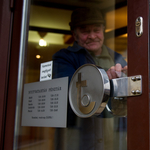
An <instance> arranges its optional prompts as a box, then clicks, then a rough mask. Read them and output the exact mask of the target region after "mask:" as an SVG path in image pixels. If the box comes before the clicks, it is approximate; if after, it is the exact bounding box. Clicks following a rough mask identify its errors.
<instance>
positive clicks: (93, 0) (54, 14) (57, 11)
mask: <svg viewBox="0 0 150 150" xmlns="http://www.w3.org/2000/svg"><path fill="white" fill-rule="evenodd" d="M82 7H93V8H94V9H95V10H97V8H98V9H99V10H100V11H101V13H102V16H103V18H104V20H105V23H99V22H97V21H96V22H94V23H91V22H90V24H87V23H86V24H84V25H83V24H82V25H77V26H75V27H74V26H73V27H72V28H73V30H72V32H71V31H70V26H69V22H70V21H71V14H72V12H73V10H75V9H77V8H82ZM28 8H29V16H28V18H27V19H28V20H29V28H27V29H28V30H27V31H26V32H27V33H28V34H27V35H28V36H27V37H26V39H27V44H25V51H24V53H25V55H24V56H22V58H21V59H23V60H24V61H22V62H24V64H22V65H21V66H23V67H22V68H21V69H22V70H23V76H21V78H19V79H18V82H21V83H23V84H20V88H19V89H18V93H19V94H20V93H21V94H20V95H21V96H18V97H17V105H16V123H15V134H14V149H18V150H33V149H34V150H36V149H37V150H41V149H46V150H48V149H49V150H80V149H81V150H126V149H127V116H126V114H127V108H126V98H117V97H114V98H109V99H108V103H107V106H106V108H105V109H104V110H103V111H102V113H101V114H99V115H93V116H91V117H88V118H80V117H78V116H77V115H75V113H74V112H73V111H72V109H71V107H70V105H69V101H68V111H67V127H66V128H56V127H40V126H39V127H34V126H32V127H31V126H22V125H21V119H22V118H21V115H20V114H22V107H23V106H22V104H23V98H22V97H23V89H24V84H27V83H34V82H40V65H41V63H45V62H48V61H52V60H53V79H54V78H61V77H65V76H69V81H70V79H71V76H72V75H73V73H74V72H75V71H76V69H77V68H78V67H80V66H81V65H83V64H85V63H93V62H95V64H96V65H98V66H101V67H102V68H103V69H104V70H105V71H107V70H108V69H109V68H110V67H111V66H114V65H115V64H116V63H120V64H121V65H122V67H125V66H126V64H127V1H125V0H117V1H115V0H88V1H83V0H63V1H60V0H55V1H54V0H32V1H29V7H28ZM95 10H94V11H95ZM26 11H28V9H26ZM92 15H93V13H92ZM98 15H99V14H98ZM81 18H82V19H84V18H86V15H85V17H83V16H81ZM23 19H24V18H23ZM79 19H80V15H78V17H77V18H76V19H75V21H76V22H77V21H78V20H79ZM82 19H81V20H79V22H81V21H82ZM90 19H91V18H90ZM92 19H93V18H92ZM97 30H98V31H97ZM101 30H102V32H101ZM24 32H25V31H24ZM22 34H24V33H22ZM86 36H89V37H88V38H89V39H90V40H91V39H92V38H93V37H92V36H95V39H96V40H98V41H92V42H95V43H96V42H97V43H98V44H95V43H94V44H93V45H97V46H98V48H96V49H95V48H92V47H93V46H92V44H91V45H88V44H87V43H86V42H87V41H86V40H85V39H86V38H87V37H86ZM88 38H87V39H88ZM40 39H43V40H44V41H45V43H44V44H45V45H39V41H40ZM93 39H94V38H93ZM103 39H104V41H103ZM99 40H100V41H101V42H100V41H99ZM25 42H26V41H25V40H24V43H25ZM88 42H91V41H88ZM102 42H103V43H102ZM99 43H102V44H99ZM77 45H79V46H81V47H84V48H86V50H85V49H83V48H81V47H80V48H78V49H76V48H74V47H76V46H77ZM68 47H69V48H68ZM61 49H63V50H61ZM99 49H101V52H100V53H98V54H97V53H96V51H97V50H99ZM60 50H61V51H62V52H61V53H60V52H59V51H60ZM76 50H77V51H78V52H75V51H76ZM87 53H88V55H89V57H90V59H92V61H89V60H88V59H87V57H86V55H87ZM83 54H84V55H83ZM93 86H94V85H93Z"/></svg>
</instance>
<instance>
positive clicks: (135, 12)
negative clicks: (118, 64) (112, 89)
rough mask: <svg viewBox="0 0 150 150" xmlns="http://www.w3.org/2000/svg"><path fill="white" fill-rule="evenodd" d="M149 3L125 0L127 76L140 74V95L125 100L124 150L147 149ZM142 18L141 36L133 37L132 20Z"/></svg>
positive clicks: (133, 23) (133, 26)
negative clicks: (126, 10)
mask: <svg viewBox="0 0 150 150" xmlns="http://www.w3.org/2000/svg"><path fill="white" fill-rule="evenodd" d="M148 15H149V2H148V0H128V76H132V75H142V95H141V96H137V97H129V98H128V100H127V104H128V106H127V108H128V114H127V116H128V123H127V127H128V129H127V144H128V150H133V149H136V150H141V149H143V150H149V118H150V115H149V104H150V102H149V72H148V70H149V64H148V63H149V57H148V56H149V55H148V54H149V41H148V39H149V37H148V36H149V29H148V27H149V24H148V23H149V20H148V17H149V16H148ZM139 16H141V17H143V34H142V36H141V37H137V36H136V34H135V20H136V18H137V17H139Z"/></svg>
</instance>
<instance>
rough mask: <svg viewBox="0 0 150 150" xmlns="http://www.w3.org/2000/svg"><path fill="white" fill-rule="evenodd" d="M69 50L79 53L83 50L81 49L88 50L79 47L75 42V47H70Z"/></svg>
mask: <svg viewBox="0 0 150 150" xmlns="http://www.w3.org/2000/svg"><path fill="white" fill-rule="evenodd" d="M67 49H68V50H69V51H72V52H78V51H79V50H81V49H84V50H86V49H85V48H84V47H82V46H80V45H78V44H77V42H74V43H73V46H69V47H68V48H67Z"/></svg>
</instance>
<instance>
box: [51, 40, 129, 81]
mask: <svg viewBox="0 0 150 150" xmlns="http://www.w3.org/2000/svg"><path fill="white" fill-rule="evenodd" d="M107 49H108V52H109V54H110V55H111V56H112V58H113V60H114V61H115V64H117V63H120V64H121V65H122V67H124V66H126V61H125V60H124V59H123V57H122V56H121V55H120V54H119V53H116V52H114V51H113V50H111V49H110V48H108V47H107ZM88 63H89V64H95V62H94V60H93V58H92V56H91V55H90V54H89V52H88V51H87V50H86V49H85V48H83V47H81V46H79V45H78V44H77V43H76V42H75V43H74V44H73V46H72V47H71V46H69V47H68V48H67V49H61V50H60V51H58V52H57V53H55V54H54V56H53V78H60V77H66V76H69V81H70V79H71V77H72V75H73V74H74V72H75V71H76V70H77V69H78V68H79V67H80V66H82V65H84V64H88Z"/></svg>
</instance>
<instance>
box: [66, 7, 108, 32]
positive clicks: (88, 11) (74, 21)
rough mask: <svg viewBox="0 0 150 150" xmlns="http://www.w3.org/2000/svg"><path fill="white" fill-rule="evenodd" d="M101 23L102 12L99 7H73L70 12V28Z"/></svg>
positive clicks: (102, 21)
mask: <svg viewBox="0 0 150 150" xmlns="http://www.w3.org/2000/svg"><path fill="white" fill-rule="evenodd" d="M95 23H101V24H105V21H104V19H103V16H102V13H101V11H100V9H99V8H93V7H92V8H89V7H83V8H78V9H75V10H74V11H73V12H72V14H71V22H70V23H69V25H70V28H71V30H73V29H74V28H75V27H78V26H82V25H88V24H95Z"/></svg>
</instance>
